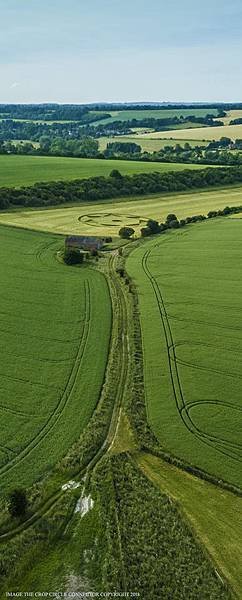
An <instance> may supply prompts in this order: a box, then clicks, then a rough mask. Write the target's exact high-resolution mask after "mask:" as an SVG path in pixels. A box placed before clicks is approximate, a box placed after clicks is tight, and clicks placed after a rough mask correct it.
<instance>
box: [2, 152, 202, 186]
mask: <svg viewBox="0 0 242 600" xmlns="http://www.w3.org/2000/svg"><path fill="white" fill-rule="evenodd" d="M202 167H203V165H189V169H198V168H200V169H201V168H202ZM185 168H187V165H185ZM113 169H118V170H119V171H120V172H121V173H122V174H123V175H132V174H133V173H151V172H154V171H158V172H160V173H163V172H166V171H183V170H184V165H183V164H176V163H172V164H169V163H157V162H156V163H152V162H150V163H148V162H147V163H145V162H139V161H137V162H136V161H127V160H102V159H95V158H62V157H59V156H58V157H56V156H18V155H11V156H5V155H0V187H5V186H6V187H19V186H22V185H33V184H34V183H37V182H39V181H57V180H59V181H60V180H71V179H83V178H85V177H98V176H100V175H102V176H104V177H107V176H108V175H110V173H111V171H112V170H113Z"/></svg>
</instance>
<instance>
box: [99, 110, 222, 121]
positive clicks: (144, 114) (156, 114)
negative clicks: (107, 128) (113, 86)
mask: <svg viewBox="0 0 242 600" xmlns="http://www.w3.org/2000/svg"><path fill="white" fill-rule="evenodd" d="M208 113H209V114H210V115H211V114H213V115H215V116H216V115H217V114H218V111H217V108H179V107H178V108H171V109H164V108H158V109H146V110H142V109H141V110H139V109H137V110H130V109H127V110H120V111H118V110H117V111H110V113H109V114H110V115H111V117H109V118H106V119H102V120H100V121H97V122H96V123H94V124H96V125H98V124H100V125H105V124H106V123H114V122H115V121H130V120H132V119H137V121H138V120H142V119H172V118H173V117H178V118H179V117H181V116H183V117H188V116H189V115H193V116H195V117H205V116H206V115H207V114H208Z"/></svg>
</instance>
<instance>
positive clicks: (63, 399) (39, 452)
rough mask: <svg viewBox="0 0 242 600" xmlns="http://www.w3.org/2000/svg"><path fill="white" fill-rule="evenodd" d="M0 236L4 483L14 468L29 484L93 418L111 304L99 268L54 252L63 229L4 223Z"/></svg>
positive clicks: (0, 473) (0, 457) (0, 478)
mask: <svg viewBox="0 0 242 600" xmlns="http://www.w3.org/2000/svg"><path fill="white" fill-rule="evenodd" d="M0 243H1V265H0V272H1V293H0V331H1V341H0V351H1V367H0V382H1V400H0V415H1V444H0V487H1V491H2V490H4V489H6V488H8V486H10V485H11V486H13V484H14V482H15V481H16V476H17V483H18V486H20V485H24V486H26V485H29V484H31V483H32V482H33V481H35V480H36V479H37V478H39V477H40V476H41V475H44V474H45V473H46V471H47V470H48V469H49V468H50V467H51V466H53V465H54V464H55V463H56V462H57V461H58V460H59V459H60V458H61V457H62V456H63V455H64V454H65V453H66V452H67V450H68V448H69V447H70V445H71V444H72V443H73V442H74V441H75V440H76V439H77V438H78V437H79V435H80V433H81V431H82V430H83V428H84V427H85V426H86V425H87V423H88V421H89V419H90V417H91V415H92V413H93V410H94V408H95V406H96V403H97V401H98V398H99V394H100V390H101V387H102V383H103V377H104V372H105V368H106V361H107V354H108V346H109V337H110V327H111V306H110V300H109V291H108V286H107V284H106V280H105V278H104V277H103V275H102V274H101V273H99V272H98V271H95V270H93V269H90V268H88V267H83V268H82V269H78V268H73V267H66V266H65V265H64V264H62V263H61V262H59V261H58V260H57V259H56V253H57V251H58V249H59V248H60V247H63V239H62V238H61V237H59V236H54V235H52V236H51V235H46V234H43V233H42V234H41V233H34V232H27V231H23V230H20V229H19V230H17V229H16V228H15V229H14V228H13V229H12V228H8V227H1V228H0ZM90 316H91V318H90ZM98 348H99V350H100V351H98V352H97V349H98ZM94 355H95V360H94V359H93V357H94Z"/></svg>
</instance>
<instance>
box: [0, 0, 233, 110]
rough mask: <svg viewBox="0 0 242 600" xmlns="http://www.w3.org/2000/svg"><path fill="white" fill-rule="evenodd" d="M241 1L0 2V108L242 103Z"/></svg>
mask: <svg viewBox="0 0 242 600" xmlns="http://www.w3.org/2000/svg"><path fill="white" fill-rule="evenodd" d="M241 56H242V2H241V0H230V3H229V2H228V1H227V0H226V2H225V1H224V0H203V2H198V1H196V0H193V1H192V0H166V1H164V0H150V1H148V0H92V1H89V2H88V1H87V0H0V102H48V101H50V102H52V101H53V102H55V101H56V102H95V101H142V100H143V101H163V100H165V101H239V100H240V101H242V77H241Z"/></svg>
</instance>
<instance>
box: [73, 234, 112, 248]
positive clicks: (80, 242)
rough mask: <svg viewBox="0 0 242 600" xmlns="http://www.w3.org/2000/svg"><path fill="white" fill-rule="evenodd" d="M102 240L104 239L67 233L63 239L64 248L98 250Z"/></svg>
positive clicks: (102, 242)
mask: <svg viewBox="0 0 242 600" xmlns="http://www.w3.org/2000/svg"><path fill="white" fill-rule="evenodd" d="M104 241H105V240H104V239H102V238H97V237H91V236H84V235H68V236H67V237H66V239H65V246H66V248H80V250H100V249H101V248H102V246H103V244H104Z"/></svg>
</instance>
